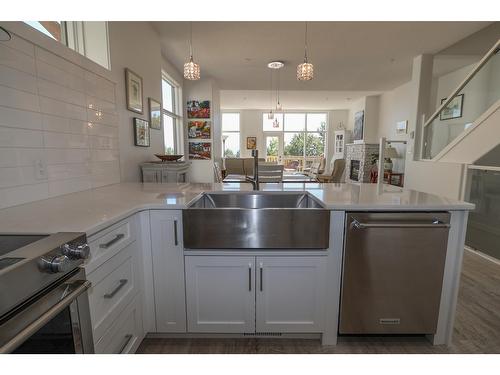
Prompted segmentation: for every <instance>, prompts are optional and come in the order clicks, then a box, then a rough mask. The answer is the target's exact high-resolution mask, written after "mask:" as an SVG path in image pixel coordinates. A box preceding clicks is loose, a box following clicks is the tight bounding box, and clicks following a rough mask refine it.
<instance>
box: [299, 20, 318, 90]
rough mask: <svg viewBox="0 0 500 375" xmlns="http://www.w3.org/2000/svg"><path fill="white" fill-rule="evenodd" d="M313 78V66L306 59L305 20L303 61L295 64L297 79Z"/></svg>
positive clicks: (306, 79) (307, 79) (308, 79)
mask: <svg viewBox="0 0 500 375" xmlns="http://www.w3.org/2000/svg"><path fill="white" fill-rule="evenodd" d="M313 78H314V66H313V64H311V63H310V62H309V61H308V60H307V22H306V32H305V37H304V62H303V63H302V64H299V65H297V79H298V80H299V81H310V80H312V79H313Z"/></svg>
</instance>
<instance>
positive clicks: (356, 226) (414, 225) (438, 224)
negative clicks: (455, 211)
mask: <svg viewBox="0 0 500 375" xmlns="http://www.w3.org/2000/svg"><path fill="white" fill-rule="evenodd" d="M449 227H450V224H446V223H443V222H441V221H438V220H436V221H435V222H433V223H432V224H418V223H409V224H405V223H372V224H370V223H361V222H359V221H357V220H353V221H352V223H351V229H352V228H354V229H366V228H449Z"/></svg>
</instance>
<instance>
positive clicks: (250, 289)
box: [248, 263, 252, 292]
mask: <svg viewBox="0 0 500 375" xmlns="http://www.w3.org/2000/svg"><path fill="white" fill-rule="evenodd" d="M248 291H249V292H251V291H252V264H251V263H249V264H248Z"/></svg>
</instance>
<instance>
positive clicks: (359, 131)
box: [354, 111, 365, 141]
mask: <svg viewBox="0 0 500 375" xmlns="http://www.w3.org/2000/svg"><path fill="white" fill-rule="evenodd" d="M364 121H365V111H358V112H356V113H355V114H354V140H355V141H360V140H362V139H363V126H364Z"/></svg>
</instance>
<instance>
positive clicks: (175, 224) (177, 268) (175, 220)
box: [150, 210, 186, 332]
mask: <svg viewBox="0 0 500 375" xmlns="http://www.w3.org/2000/svg"><path fill="white" fill-rule="evenodd" d="M150 215H151V216H150V220H151V248H152V256H153V274H154V275H153V277H154V290H155V292H154V295H155V309H156V311H155V312H156V331H157V332H186V301H185V294H184V291H185V286H184V254H183V244H182V211H179V210H152V211H151V212H150Z"/></svg>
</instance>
